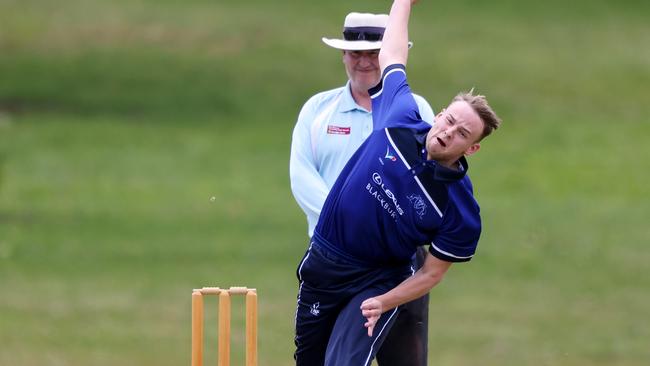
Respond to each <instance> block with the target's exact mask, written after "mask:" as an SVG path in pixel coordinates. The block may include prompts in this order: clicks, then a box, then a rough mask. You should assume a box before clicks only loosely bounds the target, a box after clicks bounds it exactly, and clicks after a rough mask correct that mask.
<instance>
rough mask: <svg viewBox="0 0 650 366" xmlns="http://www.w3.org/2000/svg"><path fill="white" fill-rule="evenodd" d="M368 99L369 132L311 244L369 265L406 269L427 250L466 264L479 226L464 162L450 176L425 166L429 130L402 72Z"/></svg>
mask: <svg viewBox="0 0 650 366" xmlns="http://www.w3.org/2000/svg"><path fill="white" fill-rule="evenodd" d="M371 95H372V98H373V100H372V103H373V107H372V108H373V112H374V115H373V118H374V130H373V132H372V134H371V135H370V136H369V137H368V139H367V140H366V141H365V142H364V143H363V144H362V145H361V147H360V148H359V149H358V150H357V151H356V152H355V153H354V155H353V156H352V157H351V158H350V160H349V161H348V163H347V164H346V166H345V167H344V169H343V171H342V172H341V175H340V176H339V177H338V179H337V180H336V182H335V183H334V186H333V187H332V189H331V191H330V194H329V196H328V197H327V199H326V201H325V205H324V207H323V211H322V213H321V217H320V220H319V222H318V224H317V226H316V229H315V232H314V235H313V240H314V241H315V242H317V243H319V244H321V245H323V246H325V247H329V248H332V249H334V250H336V251H338V252H340V253H344V254H346V255H348V256H351V257H353V258H356V259H359V260H362V261H363V262H365V263H368V264H369V265H390V264H399V263H406V262H408V261H410V259H411V257H412V256H413V254H414V253H415V249H416V247H417V246H421V245H427V244H430V247H429V251H430V252H431V254H432V255H434V256H435V257H437V258H439V259H442V260H445V261H449V262H463V261H468V260H470V259H471V258H472V256H473V255H474V253H475V251H476V246H477V243H478V239H479V236H480V233H481V218H480V215H479V206H478V204H477V202H476V201H475V199H474V196H473V189H472V184H471V181H470V179H469V177H468V176H467V175H466V172H467V169H468V165H467V161H466V160H465V158H461V159H460V160H459V163H460V165H461V167H462V169H460V170H454V169H449V168H446V167H444V166H442V165H439V164H437V163H436V162H435V161H433V160H426V156H427V155H426V151H425V149H424V142H425V141H424V139H425V137H426V133H427V132H428V131H429V129H430V128H431V126H430V125H429V124H428V123H426V122H424V121H423V120H422V118H421V116H420V114H419V111H418V106H417V104H416V102H415V100H414V98H413V95H412V93H411V91H410V88H409V86H408V84H407V81H406V71H405V67H404V66H403V65H391V66H390V67H388V68H386V70H385V71H384V74H383V76H382V81H381V83H380V84H379V85H377V87H375V88H373V89H372V90H371Z"/></svg>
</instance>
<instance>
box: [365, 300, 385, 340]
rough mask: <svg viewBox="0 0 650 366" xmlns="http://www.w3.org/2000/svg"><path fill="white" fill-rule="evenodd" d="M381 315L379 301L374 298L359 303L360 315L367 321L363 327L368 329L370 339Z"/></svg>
mask: <svg viewBox="0 0 650 366" xmlns="http://www.w3.org/2000/svg"><path fill="white" fill-rule="evenodd" d="M382 313H383V305H382V303H381V301H379V300H377V299H376V298H374V297H371V298H369V299H366V300H364V301H363V302H362V303H361V314H363V316H364V317H365V318H366V319H367V320H368V321H367V322H366V323H365V324H364V325H363V326H364V327H366V328H368V337H372V331H373V330H374V329H375V325H376V324H377V321H378V320H379V317H381V314H382Z"/></svg>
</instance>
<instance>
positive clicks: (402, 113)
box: [368, 64, 422, 130]
mask: <svg viewBox="0 0 650 366" xmlns="http://www.w3.org/2000/svg"><path fill="white" fill-rule="evenodd" d="M368 92H369V93H370V97H371V98H372V120H373V126H374V129H375V130H381V129H384V128H387V127H407V128H408V127H414V126H415V125H417V124H419V123H421V122H422V119H421V117H420V113H419V108H418V105H417V103H416V102H415V99H414V98H413V94H412V92H411V88H410V87H409V85H408V83H407V81H406V68H405V66H404V65H401V64H394V65H390V66H388V67H386V68H385V69H384V73H383V75H382V77H381V80H380V81H379V84H377V85H376V86H374V87H373V88H371V89H370V90H368Z"/></svg>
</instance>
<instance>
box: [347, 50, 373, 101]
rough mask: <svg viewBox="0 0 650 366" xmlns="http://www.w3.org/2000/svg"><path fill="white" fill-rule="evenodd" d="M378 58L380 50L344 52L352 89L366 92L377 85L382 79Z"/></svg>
mask: <svg viewBox="0 0 650 366" xmlns="http://www.w3.org/2000/svg"><path fill="white" fill-rule="evenodd" d="M378 56H379V50H369V51H343V63H344V64H345V71H346V72H347V74H348V78H349V79H350V82H351V84H352V88H354V89H357V90H362V91H366V90H368V89H370V88H372V87H373V86H375V85H377V83H378V82H379V78H380V77H381V73H380V70H379V58H378Z"/></svg>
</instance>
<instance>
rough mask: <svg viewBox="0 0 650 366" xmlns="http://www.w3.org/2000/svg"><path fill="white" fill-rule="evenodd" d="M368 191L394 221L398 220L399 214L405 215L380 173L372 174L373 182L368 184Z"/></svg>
mask: <svg viewBox="0 0 650 366" xmlns="http://www.w3.org/2000/svg"><path fill="white" fill-rule="evenodd" d="M373 183H374V184H373ZM366 191H368V193H369V194H370V195H371V196H372V197H374V198H375V199H376V200H377V202H379V206H381V208H383V209H384V210H385V211H386V213H388V214H389V215H390V216H391V217H392V218H393V219H397V214H399V215H400V216H401V215H404V210H403V209H402V207H401V206H400V205H399V203H398V202H397V197H395V194H394V193H393V192H392V191H391V190H390V189H388V188H386V185H385V184H384V182H383V179H382V178H381V175H379V173H377V172H374V173H372V182H371V183H368V184H366ZM391 202H392V205H391Z"/></svg>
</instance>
